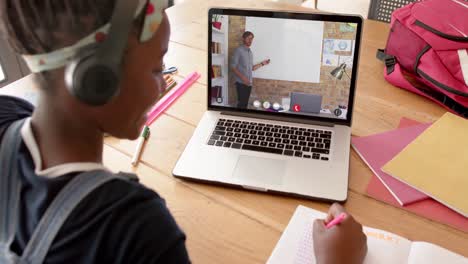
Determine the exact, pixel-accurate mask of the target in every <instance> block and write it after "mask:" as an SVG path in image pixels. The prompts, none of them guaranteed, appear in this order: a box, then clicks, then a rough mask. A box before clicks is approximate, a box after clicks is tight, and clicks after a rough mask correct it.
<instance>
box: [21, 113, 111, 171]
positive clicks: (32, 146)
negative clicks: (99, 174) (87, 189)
mask: <svg viewBox="0 0 468 264" xmlns="http://www.w3.org/2000/svg"><path fill="white" fill-rule="evenodd" d="M21 137H22V138H23V141H24V143H25V144H26V147H27V148H28V150H29V153H30V154H31V156H32V159H33V162H34V167H35V173H36V174H37V175H39V176H44V177H48V178H56V177H60V176H63V175H65V174H68V173H72V172H85V171H92V170H108V169H107V168H106V167H105V166H104V165H102V164H101V163H95V162H75V163H65V164H60V165H57V166H55V167H51V168H48V169H46V170H42V157H41V153H40V151H39V147H38V146H37V143H36V139H35V138H34V134H33V131H32V128H31V118H28V119H26V121H25V122H24V124H23V127H22V128H21Z"/></svg>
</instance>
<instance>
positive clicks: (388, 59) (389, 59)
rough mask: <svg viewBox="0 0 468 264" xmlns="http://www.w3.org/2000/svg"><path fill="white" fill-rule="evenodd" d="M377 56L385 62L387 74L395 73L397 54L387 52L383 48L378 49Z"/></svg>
mask: <svg viewBox="0 0 468 264" xmlns="http://www.w3.org/2000/svg"><path fill="white" fill-rule="evenodd" d="M375 57H376V58H377V59H379V60H381V61H383V62H384V63H385V67H386V68H387V74H390V73H393V71H394V70H395V64H396V63H397V61H396V58H395V56H392V55H389V54H387V53H385V50H383V49H378V50H377V53H376V54H375Z"/></svg>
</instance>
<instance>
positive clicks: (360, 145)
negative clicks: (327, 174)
mask: <svg viewBox="0 0 468 264" xmlns="http://www.w3.org/2000/svg"><path fill="white" fill-rule="evenodd" d="M404 122H406V121H404ZM429 126H430V124H419V125H416V126H410V127H405V128H401V129H396V130H392V131H388V132H385V133H381V134H376V135H372V136H367V137H353V138H352V140H351V144H352V146H353V148H354V150H356V152H357V153H358V154H359V156H361V158H362V160H363V161H364V162H366V164H367V165H368V166H369V168H371V170H372V171H373V172H374V174H375V175H376V176H377V177H378V178H379V179H380V180H381V181H382V183H383V184H384V186H385V187H386V188H387V189H388V191H389V192H390V193H391V194H392V195H393V197H394V198H395V199H396V201H397V202H398V203H399V204H400V205H407V204H410V203H414V202H417V201H421V200H424V199H428V198H429V197H428V196H427V195H426V194H424V193H422V192H420V191H418V190H416V189H414V188H412V187H410V186H408V185H407V184H405V183H403V182H401V181H399V180H397V179H395V178H393V177H392V176H390V175H388V174H387V173H385V172H383V171H382V170H381V168H382V167H383V166H384V165H385V164H387V162H389V161H390V160H391V159H392V158H393V157H395V156H396V155H397V154H398V153H400V152H401V151H402V150H403V149H404V148H405V147H406V146H407V145H408V144H409V143H411V142H412V141H413V140H414V139H416V138H417V137H418V136H419V135H420V134H421V133H422V132H423V131H424V130H425V129H426V128H428V127H429Z"/></svg>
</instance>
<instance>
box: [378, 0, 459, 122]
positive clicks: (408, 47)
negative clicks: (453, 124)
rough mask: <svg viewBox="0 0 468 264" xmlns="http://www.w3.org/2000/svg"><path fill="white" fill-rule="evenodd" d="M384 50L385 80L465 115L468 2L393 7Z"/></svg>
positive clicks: (430, 1) (440, 0)
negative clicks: (394, 8)
mask: <svg viewBox="0 0 468 264" xmlns="http://www.w3.org/2000/svg"><path fill="white" fill-rule="evenodd" d="M390 25H391V31H390V35H389V37H388V40H387V46H386V48H385V50H379V51H378V52H377V57H378V58H379V59H381V60H383V61H384V62H385V72H384V74H385V79H386V80H387V81H388V82H390V83H391V84H393V85H395V86H398V87H401V88H403V89H407V90H409V91H411V92H414V93H416V94H419V95H422V96H425V97H428V98H430V99H431V100H433V101H435V102H437V103H438V104H440V105H442V106H444V107H445V108H447V109H448V110H449V111H451V112H453V113H455V114H458V115H460V116H463V117H465V118H468V51H467V49H468V1H465V0H425V1H420V2H415V3H412V4H409V5H407V6H404V7H402V8H400V9H397V10H395V11H394V12H393V14H392V22H391V24H390Z"/></svg>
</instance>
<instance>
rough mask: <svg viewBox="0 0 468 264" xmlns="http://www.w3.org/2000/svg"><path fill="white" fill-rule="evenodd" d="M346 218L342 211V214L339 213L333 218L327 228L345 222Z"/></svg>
mask: <svg viewBox="0 0 468 264" xmlns="http://www.w3.org/2000/svg"><path fill="white" fill-rule="evenodd" d="M345 218H346V214H345V213H341V214H340V215H338V216H337V217H335V218H334V219H333V220H331V221H330V222H329V223H328V224H327V225H326V226H325V227H326V228H327V229H330V228H332V227H333V226H336V225H337V224H339V223H341V222H343V220H344V219H345Z"/></svg>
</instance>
